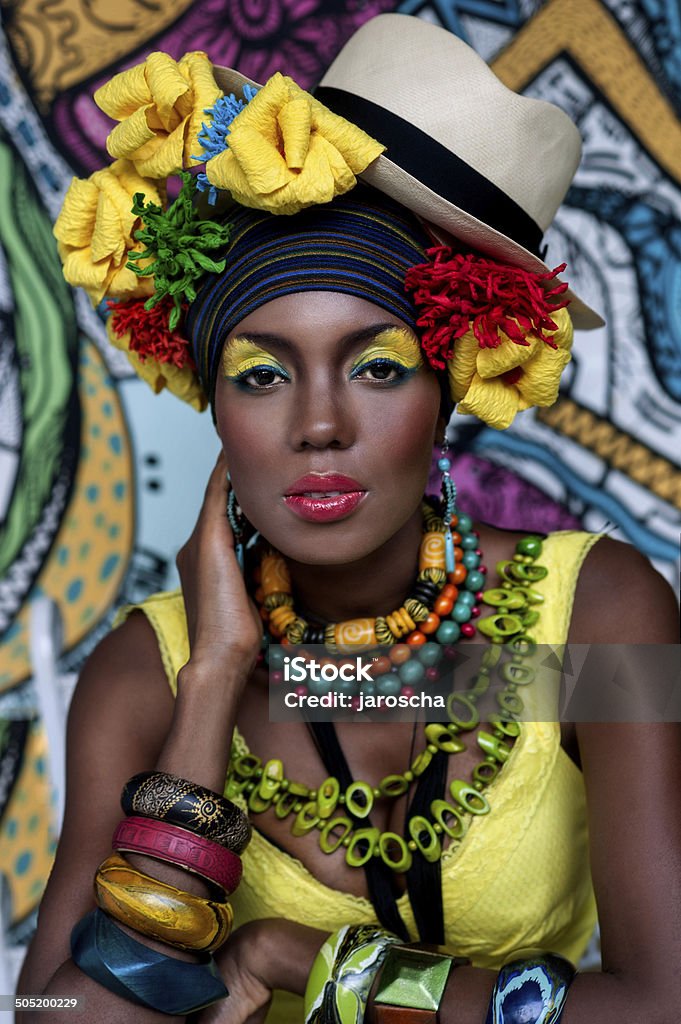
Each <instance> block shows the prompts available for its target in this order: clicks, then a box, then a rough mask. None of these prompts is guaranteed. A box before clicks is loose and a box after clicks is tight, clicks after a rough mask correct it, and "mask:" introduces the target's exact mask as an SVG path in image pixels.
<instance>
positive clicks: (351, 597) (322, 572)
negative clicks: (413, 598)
mask: <svg viewBox="0 0 681 1024" xmlns="http://www.w3.org/2000/svg"><path fill="white" fill-rule="evenodd" d="M422 529H423V526H422V518H421V511H420V509H417V510H416V512H415V513H414V515H413V516H411V518H410V519H409V520H408V521H407V522H406V523H405V524H404V526H403V527H402V528H401V529H400V530H398V532H397V533H396V534H394V536H392V537H391V538H390V540H388V541H386V543H385V544H384V545H383V546H382V547H380V548H378V549H377V550H376V551H372V552H371V554H369V555H367V556H366V557H365V558H362V559H360V560H358V561H356V562H351V563H349V564H344V565H305V564H303V563H301V562H294V561H291V560H289V559H287V564H288V566H289V570H290V573H291V581H292V583H293V593H294V597H295V607H296V611H297V612H298V613H299V614H300V615H303V616H304V617H307V616H310V617H313V618H315V619H321V620H323V621H325V622H343V621H345V620H347V619H356V618H364V617H367V616H368V617H374V616H376V615H388V614H390V612H392V611H394V610H395V609H397V608H399V607H400V606H401V605H402V603H403V601H404V600H405V598H406V597H407V596H408V595H409V593H410V591H411V589H412V587H413V584H414V580H415V579H416V575H417V573H418V554H419V545H420V542H421V535H422Z"/></svg>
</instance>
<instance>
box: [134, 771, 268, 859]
mask: <svg viewBox="0 0 681 1024" xmlns="http://www.w3.org/2000/svg"><path fill="white" fill-rule="evenodd" d="M121 806H122V808H123V811H124V812H125V814H126V815H128V816H130V815H141V816H143V817H147V818H157V819H158V820H159V821H166V822H168V823H169V824H171V825H178V826H179V827H180V828H186V829H189V831H190V832H193V833H194V834H195V835H198V836H202V837H204V838H205V839H211V840H212V841H213V842H215V843H219V844H220V846H225V847H226V848H227V849H228V850H231V851H232V853H236V854H240V853H241V852H242V851H243V850H244V849H245V848H246V846H247V845H248V842H249V840H250V838H251V826H250V824H249V821H248V818H247V817H246V815H245V814H244V813H243V811H241V810H240V809H239V808H238V807H237V806H236V805H235V804H233V803H232V802H231V801H230V800H226V799H225V797H223V796H220V794H219V793H214V792H213V791H212V790H210V789H205V788H204V787H203V786H198V785H197V784H196V783H195V782H190V781H189V780H188V779H181V778H179V777H178V776H177V775H171V774H170V773H169V772H157V771H148V772H139V774H137V775H133V777H132V778H131V779H128V781H127V782H126V784H125V786H124V787H123V792H122V793H121Z"/></svg>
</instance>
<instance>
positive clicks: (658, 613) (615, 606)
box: [570, 535, 679, 644]
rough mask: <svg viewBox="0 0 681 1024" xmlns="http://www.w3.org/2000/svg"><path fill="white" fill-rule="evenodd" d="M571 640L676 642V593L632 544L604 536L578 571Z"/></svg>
mask: <svg viewBox="0 0 681 1024" xmlns="http://www.w3.org/2000/svg"><path fill="white" fill-rule="evenodd" d="M586 536H589V535H586ZM570 640H571V642H572V643H594V642H597V643H598V642H600V643H628V644H643V643H645V644H652V643H678V642H679V608H678V604H677V600H676V597H675V595H674V591H673V590H672V588H671V587H670V585H669V583H668V582H667V581H666V580H665V578H664V577H663V576H662V575H661V574H660V573H659V572H658V571H657V570H656V569H655V568H654V566H653V565H652V564H651V563H650V561H649V560H648V558H646V556H645V555H644V554H642V552H640V551H639V550H638V549H637V548H635V547H634V546H633V545H631V544H627V543H625V542H622V541H618V540H614V539H613V538H612V537H605V536H600V537H598V543H593V544H592V546H591V548H590V550H589V551H588V553H587V555H586V557H585V558H584V563H583V565H582V567H581V571H580V573H579V578H578V581H577V588H576V591H575V600H574V606H573V613H572V624H571V629H570Z"/></svg>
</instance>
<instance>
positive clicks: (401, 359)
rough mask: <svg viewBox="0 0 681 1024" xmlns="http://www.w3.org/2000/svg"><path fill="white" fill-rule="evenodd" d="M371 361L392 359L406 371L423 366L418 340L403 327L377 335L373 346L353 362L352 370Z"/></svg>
mask: <svg viewBox="0 0 681 1024" xmlns="http://www.w3.org/2000/svg"><path fill="white" fill-rule="evenodd" d="M372 359H392V360H393V361H394V362H396V363H399V364H400V365H401V366H404V367H406V369H408V370H415V369H417V368H418V367H419V366H422V365H423V356H422V354H421V346H420V345H419V340H418V338H417V337H416V335H415V334H413V333H412V332H411V331H408V330H405V328H403V327H390V328H388V329H387V330H385V331H381V333H380V334H377V335H376V338H375V339H374V342H373V344H372V345H370V346H369V348H365V349H364V350H363V352H361V353H360V355H359V356H358V357H357V358H356V359H355V360H354V362H353V364H352V369H353V370H354V369H356V368H357V367H358V366H361V365H362V363H367V362H370V361H371V360H372Z"/></svg>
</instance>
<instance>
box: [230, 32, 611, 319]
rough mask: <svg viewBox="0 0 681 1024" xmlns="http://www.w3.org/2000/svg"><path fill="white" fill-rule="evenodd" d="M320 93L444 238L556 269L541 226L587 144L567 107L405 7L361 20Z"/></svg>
mask: <svg viewBox="0 0 681 1024" xmlns="http://www.w3.org/2000/svg"><path fill="white" fill-rule="evenodd" d="M214 74H215V79H216V81H217V83H218V85H219V86H220V88H221V89H223V90H224V91H225V92H226V93H229V92H233V91H235V90H237V89H241V88H242V86H243V85H244V84H245V83H249V84H251V85H257V84H258V83H256V82H253V81H252V80H251V79H249V78H246V77H245V76H244V75H241V74H239V72H237V71H234V70H231V69H228V68H220V67H215V68H214ZM314 93H315V96H316V97H317V99H318V100H320V102H322V103H323V104H324V105H325V106H327V107H328V108H329V109H330V110H332V111H333V112H334V113H336V114H340V115H341V116H342V117H345V118H346V119H347V120H348V121H351V122H352V123H353V124H356V125H358V126H359V127H360V128H362V129H364V131H366V132H367V133H368V134H369V135H371V136H373V137H374V138H375V139H377V140H378V141H379V142H381V143H383V144H384V145H385V146H386V152H385V153H384V154H382V155H381V156H379V157H378V158H377V159H376V160H374V162H373V163H372V164H370V165H369V167H367V169H366V170H365V171H364V172H363V173H362V174H361V175H360V178H361V179H362V180H363V181H365V182H367V183H368V184H369V185H373V186H374V187H375V188H377V189H379V190H380V191H381V192H384V193H385V194H386V195H389V196H391V197H392V198H393V199H396V200H397V201H398V202H399V203H402V205H403V206H406V207H407V208H408V209H410V210H412V211H413V212H414V213H415V214H417V215H418V216H419V217H421V218H423V219H424V220H425V221H428V222H429V224H430V225H431V226H432V227H433V228H434V229H435V231H434V232H433V233H434V235H435V236H436V237H437V238H438V239H440V240H441V241H443V242H446V241H447V238H446V234H441V233H439V232H438V231H437V228H440V229H442V230H443V232H445V233H449V234H451V235H454V236H455V237H456V238H458V239H460V240H461V241H464V242H467V243H469V244H470V245H471V246H472V247H473V248H475V249H477V250H478V251H480V252H482V253H485V254H486V255H489V256H493V257H495V258H497V259H499V260H502V261H505V262H508V263H511V264H512V265H514V266H518V267H521V268H522V269H524V270H531V271H536V272H539V273H545V272H546V271H547V270H549V269H550V268H549V267H548V266H547V264H546V263H545V262H544V261H543V259H542V255H543V249H542V236H543V234H544V232H545V231H546V229H547V228H548V226H549V225H550V223H551V221H552V220H553V217H554V215H555V213H556V210H557V209H558V207H559V206H560V204H561V202H562V201H563V199H564V198H565V194H566V192H567V190H568V188H569V186H570V183H571V181H572V178H573V177H574V174H575V171H576V170H577V166H578V164H579V159H580V154H581V138H580V135H579V131H578V130H577V128H576V126H575V125H574V124H573V122H572V121H571V120H570V118H569V117H568V115H567V114H566V113H565V112H564V111H562V110H560V108H559V107H556V106H554V105H553V104H552V103H548V102H546V101H545V100H535V99H532V98H530V97H528V96H521V95H519V94H518V93H515V92H513V91H512V90H510V89H508V88H507V87H506V86H505V85H504V84H503V83H502V82H501V81H500V80H499V79H498V78H497V77H496V75H495V74H494V72H493V71H491V70H490V68H489V67H488V66H487V64H486V63H485V61H484V60H483V59H482V57H480V56H479V55H478V54H477V53H476V52H475V50H473V49H472V48H471V47H470V46H468V45H467V44H466V43H464V42H463V41H462V40H461V39H459V38H458V37H457V36H455V35H453V34H452V33H451V32H448V31H447V30H446V29H443V28H440V27H438V26H437V25H433V24H431V23H429V22H426V21H423V20H421V19H420V18H415V17H411V16H409V15H404V14H381V15H378V17H376V18H373V19H372V20H371V21H368V22H366V23H365V24H364V25H363V26H362V27H361V28H360V29H358V31H357V32H356V33H355V34H354V35H353V36H352V37H351V38H350V39H349V40H348V42H347V43H346V44H345V46H344V47H343V49H342V50H341V52H340V53H339V54H338V56H337V57H336V59H335V60H334V61H333V63H332V64H331V66H330V68H329V69H328V71H327V72H326V74H325V75H324V77H323V78H322V80H321V82H320V83H319V86H318V87H317V88H316V89H315V90H314ZM540 254H541V255H540ZM553 285H555V280H554V281H552V282H550V286H553ZM561 298H569V299H570V307H569V309H570V315H571V317H572V320H573V322H574V324H575V327H580V328H583V329H584V328H593V327H601V326H602V325H603V323H604V321H603V319H602V318H601V317H600V316H599V315H598V313H596V312H594V310H592V309H590V307H589V306H587V305H586V304H585V303H584V302H583V301H582V300H581V299H580V298H578V296H576V295H575V294H574V292H572V291H570V290H568V291H566V292H565V293H564V295H563V296H561Z"/></svg>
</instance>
